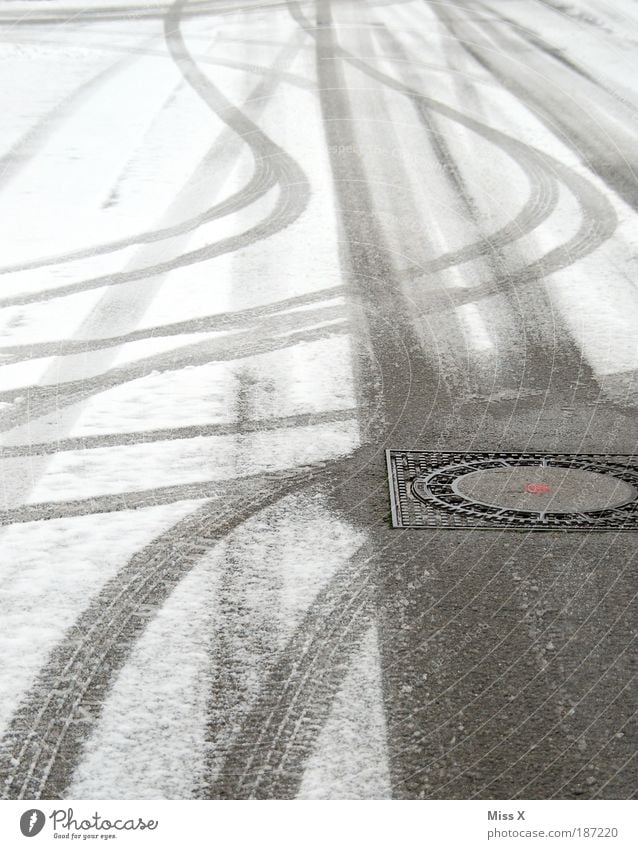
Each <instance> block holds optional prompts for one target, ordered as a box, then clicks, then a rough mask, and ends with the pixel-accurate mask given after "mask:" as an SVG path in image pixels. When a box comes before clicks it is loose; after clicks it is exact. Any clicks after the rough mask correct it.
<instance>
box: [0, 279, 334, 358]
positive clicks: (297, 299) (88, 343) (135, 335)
mask: <svg viewBox="0 0 638 849" xmlns="http://www.w3.org/2000/svg"><path fill="white" fill-rule="evenodd" d="M342 295H343V291H342V289H341V287H339V286H336V287H333V288H331V289H319V290H317V291H313V292H309V293H307V294H305V295H294V296H292V297H290V298H283V299H282V300H280V301H270V302H269V303H267V304H263V305H260V306H255V307H246V308H245V309H239V310H235V311H233V312H220V313H214V314H213V315H205V316H198V317H197V318H191V319H187V320H185V321H178V322H173V323H172V324H160V325H154V326H153V327H148V328H140V329H137V330H132V331H131V332H130V333H121V334H119V335H118V336H103V337H96V338H92V339H77V340H71V341H67V340H58V341H54V342H31V343H26V344H24V345H5V346H2V347H0V357H1V358H2V365H9V364H12V363H18V362H23V361H25V360H31V359H33V358H35V357H51V356H60V355H63V356H69V355H72V354H82V353H86V352H87V351H93V350H100V349H101V348H107V347H115V346H119V345H127V344H130V343H132V342H140V341H143V340H145V339H156V338H157V337H161V336H164V337H166V336H180V335H184V334H188V333H205V332H211V333H212V332H215V331H220V332H222V331H232V330H245V329H246V327H247V326H249V325H250V324H251V323H252V322H259V321H261V320H262V319H263V318H267V317H269V316H274V315H277V314H279V313H285V312H288V311H289V312H293V311H295V310H298V309H302V308H303V307H307V306H311V305H312V304H315V303H321V302H323V301H334V300H336V299H338V298H341V297H342ZM62 352H64V353H63V354H62Z"/></svg>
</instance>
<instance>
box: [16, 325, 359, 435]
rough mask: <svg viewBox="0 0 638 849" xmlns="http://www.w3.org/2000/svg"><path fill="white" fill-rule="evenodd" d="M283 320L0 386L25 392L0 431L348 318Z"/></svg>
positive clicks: (336, 332) (326, 331)
mask: <svg viewBox="0 0 638 849" xmlns="http://www.w3.org/2000/svg"><path fill="white" fill-rule="evenodd" d="M331 312H332V311H331ZM282 324H283V326H284V328H285V329H278V330H276V331H275V330H271V332H269V333H265V332H264V333H262V334H261V335H260V336H258V337H255V334H254V332H250V331H246V332H245V333H241V334H237V335H236V336H233V337H231V338H230V339H229V338H228V337H227V336H224V337H221V338H219V339H211V340H205V341H202V342H196V343H194V344H187V345H183V346H182V347H180V348H178V349H175V350H172V351H168V352H164V353H161V354H156V355H154V356H151V357H145V358H144V359H142V360H140V361H138V362H136V363H134V364H132V365H126V366H120V367H116V368H112V369H109V370H108V371H105V372H103V373H102V374H99V375H97V376H96V377H80V378H78V379H74V380H68V381H67V382H65V383H54V384H48V385H43V386H41V385H38V386H29V387H26V388H22V389H20V390H18V392H16V390H5V391H4V392H0V401H3V400H4V401H5V402H7V401H8V402H13V401H14V400H15V398H16V396H18V397H26V401H25V403H22V404H19V405H17V406H16V405H15V404H13V403H12V406H11V408H10V409H8V410H6V411H4V412H2V413H0V433H3V432H6V431H8V430H13V429H14V428H16V427H20V426H23V425H27V424H29V423H32V422H33V421H34V420H35V419H38V418H40V417H41V416H43V415H45V414H46V413H49V412H52V411H54V410H55V411H56V412H58V413H59V412H60V411H61V410H63V409H65V408H68V407H70V406H71V405H74V404H79V403H80V402H82V403H85V402H86V401H88V400H89V399H91V398H94V397H95V396H96V395H99V394H101V393H103V392H106V391H107V390H109V389H115V388H116V387H118V386H122V385H124V384H127V383H131V382H133V381H135V380H140V379H141V378H144V377H148V376H149V375H151V374H152V373H154V372H158V373H160V374H163V373H165V372H171V371H179V370H181V369H183V368H185V367H187V366H188V367H193V366H203V365H208V364H210V363H219V362H229V361H232V360H240V359H245V358H247V357H254V356H257V355H259V354H266V353H271V352H272V351H280V350H283V349H284V348H290V347H293V346H294V345H297V344H299V343H301V342H306V343H307V342H316V341H320V340H322V339H328V338H330V337H332V336H341V335H343V333H344V329H345V327H346V322H345V319H341V318H337V319H335V320H333V321H332V322H329V323H327V324H324V325H323V326H320V327H315V328H311V329H307V330H306V329H304V325H305V324H307V321H300V322H298V324H300V325H301V328H300V329H298V330H291V329H290V325H291V322H290V321H288V322H285V323H282Z"/></svg>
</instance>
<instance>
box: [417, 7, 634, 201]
mask: <svg viewBox="0 0 638 849" xmlns="http://www.w3.org/2000/svg"><path fill="white" fill-rule="evenodd" d="M430 5H431V8H432V10H433V11H434V13H435V14H436V16H437V17H438V18H439V19H440V20H441V22H442V23H443V24H444V26H445V27H446V28H447V29H448V31H449V32H450V34H451V35H452V36H453V37H454V38H455V39H456V41H457V42H458V44H460V45H461V46H462V47H463V48H464V49H465V50H466V51H467V52H468V53H469V54H470V55H471V56H472V57H473V59H475V61H476V62H478V63H479V64H480V65H481V66H482V67H483V68H485V69H486V70H487V71H488V72H489V73H491V74H492V75H493V76H494V77H495V78H496V79H497V80H498V81H499V82H500V83H501V85H503V87H504V88H506V89H508V90H509V91H511V92H512V94H514V96H515V97H517V98H518V99H519V100H520V101H521V102H523V103H525V104H526V105H527V106H528V107H529V108H530V109H531V110H532V112H533V113H534V115H536V116H537V117H538V118H539V120H541V121H542V122H543V124H544V125H545V126H546V127H547V129H548V130H549V131H550V132H551V133H553V134H554V135H557V136H558V138H560V139H561V141H562V142H563V143H565V144H568V145H569V147H570V148H571V149H572V150H573V151H574V152H575V153H576V154H577V156H578V157H579V159H580V160H581V161H582V163H583V165H585V167H586V168H588V169H589V170H590V171H592V172H593V173H594V174H596V175H597V176H598V177H600V179H601V180H602V181H603V182H604V183H605V184H606V185H607V186H608V187H609V188H610V189H611V190H612V191H614V192H615V193H616V194H617V195H618V196H619V197H620V198H622V199H623V200H624V201H625V203H627V204H628V205H629V206H630V207H631V208H632V209H634V210H637V211H638V158H637V157H636V153H635V128H631V129H629V128H625V127H623V126H621V125H620V124H619V123H618V121H611V120H609V119H608V117H607V116H606V115H605V114H604V112H603V111H602V110H600V109H598V108H597V106H596V103H595V101H594V100H592V99H588V100H587V103H588V108H587V109H585V108H583V107H581V106H580V105H578V103H576V102H575V101H574V99H573V96H572V98H571V103H570V98H568V97H565V96H564V94H565V92H570V91H573V89H574V85H575V84H576V79H575V78H574V74H573V72H572V70H571V69H570V68H567V70H565V68H564V66H563V65H561V64H560V63H557V62H553V65H552V70H551V74H550V73H548V70H547V64H546V63H545V64H544V63H543V52H542V51H541V50H539V49H538V48H537V49H536V51H534V53H533V54H531V55H528V56H527V58H526V62H525V63H522V62H520V61H513V60H512V59H510V58H509V57H510V56H511V55H516V42H512V40H511V39H509V40H508V38H506V37H505V36H504V35H503V33H502V32H501V30H499V28H497V27H494V26H492V25H490V24H489V23H480V24H479V23H473V24H470V25H469V26H468V24H466V23H465V22H464V21H463V20H462V19H461V18H458V17H456V16H455V15H454V13H450V12H449V11H448V9H447V8H443V7H441V6H439V5H438V4H436V3H434V4H430ZM502 20H503V21H504V22H506V21H505V19H502ZM466 30H467V33H468V34H467V35H465V31H466ZM481 36H482V37H481ZM548 61H551V59H550V60H548ZM548 79H551V81H552V82H551V85H544V83H545V82H546V81H547V80H548ZM572 104H574V105H573V106H572ZM570 107H571V108H570Z"/></svg>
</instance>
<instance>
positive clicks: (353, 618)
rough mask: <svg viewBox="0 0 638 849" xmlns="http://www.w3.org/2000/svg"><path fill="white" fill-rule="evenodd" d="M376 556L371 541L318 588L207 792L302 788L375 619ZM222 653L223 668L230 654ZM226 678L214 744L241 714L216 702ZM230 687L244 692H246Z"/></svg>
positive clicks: (285, 795)
mask: <svg viewBox="0 0 638 849" xmlns="http://www.w3.org/2000/svg"><path fill="white" fill-rule="evenodd" d="M373 559H374V554H373V553H372V552H371V551H370V550H369V549H368V547H367V546H366V547H365V548H364V549H363V550H362V551H360V552H359V554H357V555H355V557H354V558H353V559H352V560H351V561H350V562H349V563H348V564H347V565H346V566H345V567H344V568H343V569H341V570H340V571H339V572H338V573H337V574H336V575H335V576H334V577H333V578H332V580H331V581H330V583H329V584H328V586H326V587H325V588H324V589H323V590H322V591H321V592H320V593H319V595H318V597H317V598H316V600H315V601H314V602H313V604H312V606H311V607H310V608H309V610H308V611H307V613H306V615H305V616H304V619H303V621H302V622H301V623H300V625H299V627H298V628H297V630H296V631H295V633H294V635H293V636H292V637H291V639H290V640H289V641H288V643H287V645H286V647H285V648H284V649H283V650H282V651H281V652H279V653H278V655H277V657H276V658H275V660H274V662H273V664H272V666H271V668H270V670H269V672H268V676H267V681H266V683H265V684H264V686H263V688H262V691H261V694H260V695H259V696H258V698H257V700H256V702H255V704H254V705H252V706H251V707H250V708H249V709H248V711H247V713H246V715H245V717H244V719H243V722H242V724H241V730H240V731H239V732H238V733H236V734H235V735H233V736H234V740H233V742H232V743H231V745H230V747H229V750H228V752H227V753H226V754H225V757H224V764H223V768H222V770H221V772H220V774H219V776H218V777H217V778H216V779H215V780H213V781H212V783H211V784H210V785H209V787H208V788H206V791H205V793H204V798H207V799H292V798H295V797H296V796H297V794H298V791H299V786H300V784H301V780H302V777H303V770H304V766H305V763H306V760H307V759H308V757H309V756H310V754H311V753H312V751H313V749H314V746H315V745H316V741H317V738H318V736H319V733H320V731H321V729H322V727H323V725H324V724H325V721H326V719H327V718H328V714H329V712H330V708H331V706H332V702H333V700H334V697H335V696H336V694H337V691H338V689H339V687H340V685H341V684H342V682H343V679H344V678H345V676H346V674H347V672H348V663H349V661H350V659H351V658H352V657H353V656H354V655H355V654H356V652H357V649H358V647H359V644H360V641H361V639H362V637H363V636H364V634H365V632H366V630H367V629H368V627H369V626H370V623H371V616H372V604H373V596H374V581H373V578H372V572H373V570H372V568H371V566H370V563H371V561H372V560H373ZM218 660H219V664H220V667H222V668H224V666H225V662H224V658H219V659H218ZM222 686H223V687H224V690H223V692H224V697H225V698H228V687H229V683H228V682H218V686H217V687H215V688H214V693H213V696H212V703H211V715H210V732H209V734H210V740H211V741H212V743H213V745H215V741H217V740H219V739H220V738H222V739H223V738H224V736H227V735H228V734H229V729H228V726H230V727H231V728H232V726H233V724H236V721H237V718H236V716H234V715H232V714H231V715H230V716H229V715H228V712H227V711H226V710H224V709H223V705H219V704H218V703H217V700H218V697H219V695H218V694H219V693H220V692H221V691H222V690H221V687H222ZM230 687H231V688H232V682H231V683H230ZM232 695H234V697H235V700H236V701H240V700H241V694H238V693H235V694H232ZM224 732H225V733H224ZM217 757H219V753H217ZM209 772H210V773H212V767H211V769H210V770H209Z"/></svg>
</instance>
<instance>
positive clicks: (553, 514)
mask: <svg viewBox="0 0 638 849" xmlns="http://www.w3.org/2000/svg"><path fill="white" fill-rule="evenodd" d="M386 457H387V463H388V483H389V485H390V500H391V504H392V524H393V526H394V527H395V528H478V529H480V528H484V529H499V528H500V529H502V528H527V529H528V530H538V531H552V530H568V531H582V530H593V531H604V530H638V462H637V461H636V458H634V457H633V456H631V455H622V454H621V455H619V454H614V455H609V454H553V453H543V452H521V453H516V452H512V453H507V452H500V451H490V452H448V451H398V450H389V451H386Z"/></svg>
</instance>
